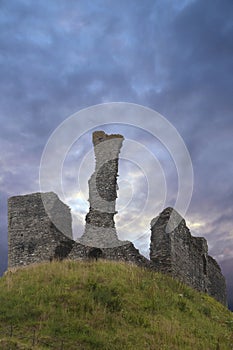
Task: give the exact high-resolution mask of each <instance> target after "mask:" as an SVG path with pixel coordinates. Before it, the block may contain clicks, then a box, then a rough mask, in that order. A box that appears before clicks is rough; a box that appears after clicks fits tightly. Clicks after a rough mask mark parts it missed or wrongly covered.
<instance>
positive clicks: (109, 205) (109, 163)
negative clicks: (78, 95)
mask: <svg viewBox="0 0 233 350" xmlns="http://www.w3.org/2000/svg"><path fill="white" fill-rule="evenodd" d="M123 140H124V137H123V136H122V135H119V134H112V135H107V134H105V132H104V131H95V132H94V133H93V137H92V141H93V145H94V153H95V161H96V162H95V171H94V173H93V174H92V176H91V178H90V179H89V181H88V184H89V203H90V208H89V212H88V214H87V215H86V226H85V232H84V234H83V236H82V237H81V238H80V243H82V244H85V245H88V246H93V247H99V248H112V247H117V246H120V245H123V244H127V243H129V242H127V241H125V242H123V241H120V240H119V239H118V237H117V233H116V228H115V222H114V215H115V214H116V213H117V211H116V198H117V176H118V156H119V153H120V149H121V146H122V142H123Z"/></svg>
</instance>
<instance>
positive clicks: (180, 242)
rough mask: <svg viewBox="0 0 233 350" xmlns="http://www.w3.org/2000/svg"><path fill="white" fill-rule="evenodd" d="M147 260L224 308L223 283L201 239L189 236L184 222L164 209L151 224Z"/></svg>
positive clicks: (222, 277)
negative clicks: (207, 295) (213, 299)
mask: <svg viewBox="0 0 233 350" xmlns="http://www.w3.org/2000/svg"><path fill="white" fill-rule="evenodd" d="M150 259H151V261H152V262H153V263H154V265H155V268H156V269H158V270H159V271H161V272H164V273H169V274H171V275H172V276H173V277H175V278H178V279H180V280H181V281H182V282H184V283H186V284H188V285H190V286H191V287H193V288H195V289H197V290H200V291H202V292H207V293H208V294H210V295H211V296H213V297H214V298H215V299H217V300H218V301H220V302H221V303H223V304H224V305H226V284H225V279H224V276H223V275H222V273H221V269H220V267H219V265H218V264H217V262H216V261H215V260H214V259H213V258H211V257H210V256H209V255H208V246H207V242H206V240H205V238H202V237H193V236H192V235H191V233H190V231H189V229H188V227H187V226H186V222H185V220H184V219H183V218H182V217H181V216H180V215H179V213H177V212H176V211H175V210H174V209H173V208H166V209H164V210H163V212H162V213H161V214H160V215H159V216H157V217H156V218H155V219H153V220H152V221H151V244H150Z"/></svg>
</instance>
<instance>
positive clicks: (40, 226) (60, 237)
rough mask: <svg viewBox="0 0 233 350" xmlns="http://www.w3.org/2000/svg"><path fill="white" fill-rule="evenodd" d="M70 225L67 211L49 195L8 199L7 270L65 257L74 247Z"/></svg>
mask: <svg viewBox="0 0 233 350" xmlns="http://www.w3.org/2000/svg"><path fill="white" fill-rule="evenodd" d="M44 203H46V208H48V211H47V210H45V207H44ZM53 217H54V220H53ZM53 221H55V222H57V223H58V227H59V225H60V229H58V228H57V227H56V226H55V224H54V222H53ZM71 223H72V221H71V213H70V209H69V208H68V207H67V206H66V205H65V204H64V203H62V202H61V201H60V200H59V198H58V196H57V195H56V194H55V193H53V192H48V193H42V194H41V193H33V194H29V195H24V196H15V197H11V198H9V200H8V245H9V248H8V251H9V252H8V267H14V266H21V265H28V264H31V263H35V262H41V261H48V260H51V259H53V258H58V257H59V256H63V257H65V256H67V255H68V254H69V252H70V250H71V249H72V246H73V244H74V241H73V240H72V238H71V237H72V228H71ZM61 230H64V231H65V232H66V235H65V234H64V233H62V232H61Z"/></svg>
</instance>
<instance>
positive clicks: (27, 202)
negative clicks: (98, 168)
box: [8, 192, 152, 268]
mask: <svg viewBox="0 0 233 350" xmlns="http://www.w3.org/2000/svg"><path fill="white" fill-rule="evenodd" d="M48 210H49V211H48ZM58 216H59V217H60V220H62V225H61V222H60V220H57V217H58ZM53 221H55V222H56V223H57V226H58V227H56V225H55V223H54V222H53ZM71 224H72V219H71V214H70V208H69V207H68V206H67V205H65V204H64V203H63V202H61V201H60V199H59V198H58V196H57V195H56V194H55V193H53V192H47V193H33V194H28V195H23V196H14V197H11V198H9V200H8V242H9V243H8V246H9V247H8V268H13V267H18V266H25V265H30V264H33V263H39V262H42V261H52V260H53V259H59V260H63V259H65V258H68V259H73V260H81V259H97V258H104V259H110V260H122V261H127V262H132V263H134V264H136V265H140V266H144V267H151V266H152V264H151V263H150V261H149V260H148V259H146V258H145V257H144V256H142V255H141V254H140V253H139V251H138V249H136V248H135V247H134V245H133V243H131V242H128V243H127V244H124V245H122V246H117V247H112V248H102V249H100V248H98V247H93V246H87V245H84V244H81V243H79V242H75V241H74V240H73V239H72V231H71ZM60 225H61V226H60ZM59 228H60V229H59ZM61 229H62V230H61ZM63 230H64V232H65V233H66V234H64V232H62V231H63Z"/></svg>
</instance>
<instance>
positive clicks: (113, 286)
mask: <svg viewBox="0 0 233 350" xmlns="http://www.w3.org/2000/svg"><path fill="white" fill-rule="evenodd" d="M0 339H1V340H0V349H6V350H9V349H12V350H14V349H56V350H59V349H64V350H65V349H67V350H68V349H69V350H72V349H74V350H77V349H83V350H89V349H93V350H94V349H95V350H96V349H101V350H107V349H108V350H118V349H120V350H123V349H125V350H131V349H132V350H133V349H140V350H144V349H151V350H157V349H158V350H162V349H164V350H165V349H172V350H176V349H177V350H180V349H187V350H188V349H192V350H198V349H203V350H208V349H210V350H217V349H218V350H219V349H220V350H224V349H227V350H229V349H233V346H232V344H233V315H232V313H231V312H230V311H228V310H227V309H226V308H225V307H224V306H222V305H221V304H219V303H218V302H217V301H215V300H214V299H212V298H211V297H209V296H208V295H205V294H202V293H198V292H196V291H194V290H192V289H191V288H189V287H187V286H185V285H183V284H182V283H180V282H178V281H176V280H174V279H172V278H171V277H168V276H165V275H162V274H159V273H156V272H152V271H149V270H144V269H141V268H138V267H136V266H134V265H130V264H126V263H121V262H109V261H108V262H106V261H101V260H100V261H97V262H77V261H76V262H75V261H63V262H52V263H49V264H39V265H35V266H30V267H27V268H23V269H18V270H16V271H12V272H8V273H7V274H6V275H5V276H4V277H3V278H1V279H0ZM62 342H63V343H62ZM33 343H34V345H33ZM46 344H48V345H46Z"/></svg>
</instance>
